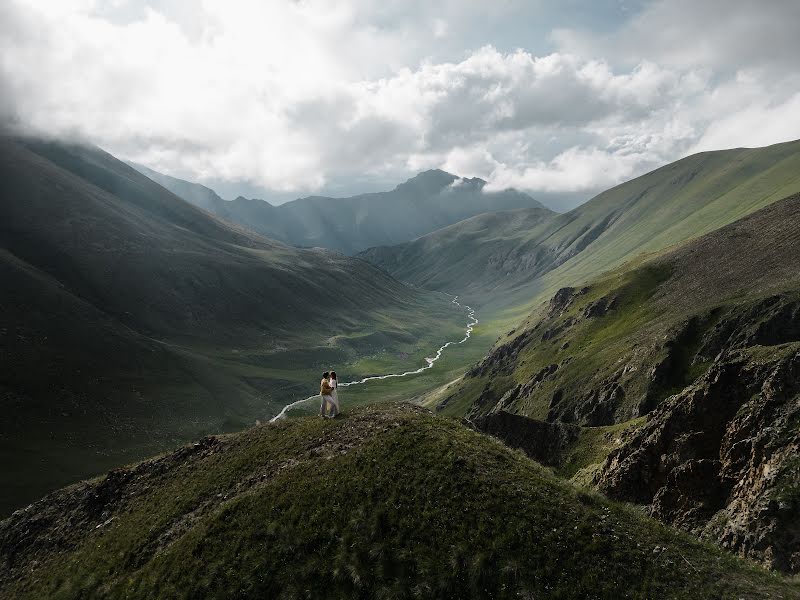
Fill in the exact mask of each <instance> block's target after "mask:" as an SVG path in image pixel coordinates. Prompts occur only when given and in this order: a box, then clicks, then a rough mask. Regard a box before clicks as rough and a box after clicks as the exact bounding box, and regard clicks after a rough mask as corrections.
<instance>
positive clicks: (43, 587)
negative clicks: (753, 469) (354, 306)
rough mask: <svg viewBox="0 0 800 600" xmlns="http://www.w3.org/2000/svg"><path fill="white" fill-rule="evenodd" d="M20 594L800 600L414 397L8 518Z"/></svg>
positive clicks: (255, 431)
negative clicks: (412, 400) (418, 402)
mask: <svg viewBox="0 0 800 600" xmlns="http://www.w3.org/2000/svg"><path fill="white" fill-rule="evenodd" d="M0 595H3V596H5V597H14V598H20V599H22V598H43V597H47V598H61V597H97V596H102V597H104V598H155V597H186V598H205V597H237V598H244V597H247V598H277V597H310V598H317V597H326V598H386V597H407V596H408V595H414V596H417V597H422V598H467V597H493V598H494V597H496V598H519V597H554V598H577V597H580V598H589V597H591V598H623V597H631V598H637V597H649V598H690V597H691V598H787V599H788V598H798V597H800V590H799V589H798V586H797V583H796V582H792V581H790V580H788V579H785V578H782V577H779V576H776V575H775V574H770V573H767V572H765V571H764V570H762V569H759V568H756V567H755V566H754V565H752V564H748V563H746V562H745V561H742V560H740V559H736V558H735V557H733V556H731V555H729V554H727V553H725V552H723V551H721V550H719V549H717V548H714V547H713V546H710V545H708V544H704V543H701V542H698V541H697V540H693V539H691V538H689V537H688V536H686V535H683V534H681V533H678V532H676V531H674V530H672V529H669V528H667V527H664V526H663V525H661V524H659V523H658V522H657V521H654V520H653V519H650V518H647V517H645V516H643V515H641V514H640V513H638V512H636V511H633V510H630V509H629V508H627V507H625V506H622V505H619V504H616V503H614V502H610V501H608V500H606V499H604V498H602V497H601V496H599V495H597V494H593V493H588V492H586V491H581V490H578V489H576V488H574V487H573V486H571V485H570V484H568V483H566V482H564V481H561V480H558V479H557V478H555V477H554V476H553V475H552V474H551V473H550V472H549V471H548V470H546V469H544V468H542V467H541V466H539V465H537V464H536V463H535V462H533V461H531V460H530V459H527V458H525V457H524V456H523V455H521V454H520V453H518V452H514V451H512V450H510V449H508V448H505V447H503V446H502V445H500V444H498V443H497V442H496V441H494V440H492V439H490V438H488V437H486V436H483V435H481V434H479V433H476V432H474V431H471V430H470V429H468V428H466V427H465V426H463V425H461V424H459V423H457V422H454V421H451V420H448V419H443V418H441V417H435V416H433V415H431V414H430V413H428V412H427V411H424V410H422V409H420V408H418V407H414V406H411V405H409V404H399V405H395V404H389V405H386V404H384V405H381V406H373V407H367V408H361V409H357V410H353V411H351V413H350V414H349V415H347V416H346V418H343V419H338V420H336V421H327V420H321V419H314V418H310V417H306V418H300V419H293V420H289V421H284V422H281V423H278V424H271V425H262V426H257V427H253V428H250V429H248V430H246V431H243V432H241V433H238V434H233V435H226V436H215V437H207V438H204V439H202V440H201V441H199V442H197V443H195V444H193V445H191V446H187V447H184V448H181V449H179V450H177V451H175V452H173V453H170V454H166V455H164V456H162V457H160V458H155V459H152V460H149V461H146V462H143V463H140V464H137V465H132V466H129V467H126V468H121V469H116V470H114V471H111V472H110V473H108V475H106V476H104V477H100V478H97V479H95V480H93V481H87V482H83V483H80V484H77V485H74V486H71V487H69V488H65V489H63V490H59V491H57V492H54V493H52V494H50V495H48V496H47V497H46V498H43V499H42V500H40V501H39V502H37V503H36V504H34V505H32V506H31V507H30V508H29V509H27V510H25V511H19V512H17V513H15V514H14V515H13V516H12V517H10V518H9V519H7V520H5V521H3V522H2V523H0Z"/></svg>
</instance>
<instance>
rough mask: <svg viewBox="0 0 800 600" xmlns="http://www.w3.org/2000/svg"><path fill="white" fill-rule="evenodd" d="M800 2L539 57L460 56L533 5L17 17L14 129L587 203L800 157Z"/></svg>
mask: <svg viewBox="0 0 800 600" xmlns="http://www.w3.org/2000/svg"><path fill="white" fill-rule="evenodd" d="M795 4H796V3H782V2H775V3H767V5H766V6H762V5H759V7H757V8H758V10H757V9H756V8H754V7H755V5H754V4H749V3H744V2H741V3H740V2H733V3H725V5H724V6H723V5H722V4H721V3H719V2H717V0H710V1H709V2H708V3H705V2H701V3H697V2H694V3H693V4H692V8H693V10H692V11H690V12H686V11H687V10H688V9H689V5H688V4H687V3H685V2H684V0H677V1H675V2H656V3H653V4H651V5H648V6H646V7H645V8H644V9H643V10H642V11H640V12H638V13H635V14H633V16H631V17H630V18H629V19H628V20H627V21H624V22H620V23H619V24H618V25H617V26H616V27H613V28H611V29H610V30H609V32H608V33H603V34H599V33H597V32H596V31H584V30H580V29H570V30H567V29H560V30H557V31H556V32H555V33H554V34H553V40H555V42H556V44H557V47H556V48H555V49H553V50H552V51H550V52H543V53H539V54H537V53H534V52H532V51H530V50H525V49H517V50H513V49H511V50H501V49H500V48H499V46H498V44H486V45H481V46H478V47H475V48H473V49H467V50H465V49H464V48H463V47H461V46H459V44H460V43H463V39H466V37H469V36H472V35H473V34H474V32H475V31H478V30H479V29H480V27H479V25H480V24H481V23H482V22H492V23H499V22H503V19H506V21H505V22H506V23H507V24H508V26H509V27H511V26H512V25H513V23H512V20H514V19H518V18H519V14H520V13H519V11H521V10H523V8H522V7H523V6H525V8H524V10H529V11H531V12H530V14H531V15H535V14H538V13H536V12H535V11H541V10H543V9H542V6H543V5H540V4H539V3H533V4H530V3H519V2H509V3H499V4H498V8H489V5H488V4H486V3H481V2H477V1H475V2H455V1H454V0H447V1H444V2H441V3H427V2H422V1H421V0H419V1H418V0H414V2H411V3H410V4H409V3H405V2H404V3H400V2H385V3H375V2H368V1H367V0H349V1H342V2H336V3H332V2H327V1H322V0H302V1H297V2H283V1H280V0H269V1H259V0H225V1H223V0H204V1H203V2H202V3H200V4H197V5H196V6H194V8H193V9H192V10H188V9H187V8H186V7H187V5H186V4H185V3H182V2H178V1H177V0H153V1H152V2H150V3H147V4H143V3H138V2H130V1H126V0H115V1H114V2H107V1H106V2H104V1H102V0H63V1H62V2H58V3H52V2H46V1H44V0H29V1H26V2H21V1H17V0H11V1H9V2H6V3H4V4H3V5H2V7H0V92H2V94H0V119H2V120H3V122H4V123H6V124H9V123H10V124H13V125H14V126H16V127H18V128H24V129H25V130H26V131H33V132H36V133H37V134H39V135H52V136H57V137H65V136H66V137H81V138H85V139H89V140H91V141H93V142H95V143H97V144H99V145H101V146H103V147H105V148H107V149H108V150H110V151H111V152H113V153H115V154H117V155H120V156H122V157H124V158H128V159H130V160H135V161H137V162H140V163H143V164H146V165H148V166H151V167H153V168H156V169H158V170H162V171H165V172H168V173H175V174H180V175H181V176H184V177H188V178H192V179H199V180H201V181H203V180H204V181H210V180H226V181H231V182H236V181H242V182H247V183H248V185H258V186H262V187H263V188H266V189H270V190H279V191H282V192H287V191H288V192H296V193H298V194H300V193H305V192H311V191H316V190H321V189H326V188H335V189H344V188H346V185H345V184H343V183H342V182H343V181H344V182H346V181H358V182H362V183H363V181H364V179H365V177H366V178H372V179H373V180H376V181H378V180H380V181H385V180H389V179H393V178H394V179H395V180H396V179H400V178H402V177H404V176H407V175H408V174H410V173H411V172H412V171H414V170H418V169H422V168H433V167H443V168H446V169H448V170H452V171H454V172H456V173H458V174H459V175H463V176H480V177H483V178H485V179H487V180H489V181H490V188H494V189H496V188H501V187H506V186H515V187H521V188H524V189H527V190H532V191H534V193H535V192H536V191H537V190H538V191H541V192H547V193H556V192H569V193H572V194H574V193H578V192H580V191H584V190H586V191H588V190H596V189H597V188H598V187H603V186H609V185H613V184H615V183H618V182H620V181H622V180H623V179H626V178H629V177H632V176H635V175H638V174H640V173H642V172H644V171H645V170H648V169H651V168H653V167H655V166H658V165H659V164H662V163H664V162H668V161H671V160H675V159H677V158H680V157H681V156H683V155H685V154H686V153H688V152H691V151H696V150H698V149H711V148H718V147H726V146H736V145H757V144H766V143H771V142H775V141H782V140H785V139H791V138H793V137H800V120H799V119H798V117H796V116H795V115H797V114H800V111H798V110H797V108H798V103H799V102H800V101H798V91H800V85H798V81H800V78H799V77H798V76H797V75H795V69H794V62H793V61H794V57H795V56H796V55H797V53H798V51H800V47H799V46H798V43H799V42H798V41H797V36H795V35H794V34H793V32H792V31H790V30H791V29H792V28H791V26H790V25H791V23H794V22H796V20H794V21H792V20H791V19H792V18H793V17H794V16H796V14H795V13H796V12H797V8H796V6H795ZM725 7H728V8H725ZM490 11H492V12H490ZM515 11H516V12H515ZM686 14H692V18H691V19H687V18H686ZM468 33H469V36H468V35H467V34H468ZM470 39H471V38H470ZM454 49H457V50H454ZM443 54H447V57H444V56H443ZM631 57H635V58H634V59H633V60H631ZM790 58H791V60H790ZM350 191H352V192H355V191H357V190H350Z"/></svg>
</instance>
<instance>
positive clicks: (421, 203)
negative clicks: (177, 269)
mask: <svg viewBox="0 0 800 600" xmlns="http://www.w3.org/2000/svg"><path fill="white" fill-rule="evenodd" d="M136 168H137V169H139V170H140V171H141V172H142V173H144V174H145V175H147V176H148V177H150V178H151V179H153V180H154V181H157V182H158V183H160V184H161V185H163V186H164V187H166V188H167V189H169V190H171V191H172V192H174V193H175V194H177V195H178V196H181V197H182V198H184V199H185V200H187V201H189V202H191V203H193V204H195V205H197V206H199V207H201V208H203V209H206V210H208V211H210V212H212V213H214V214H215V215H218V216H220V217H222V218H224V219H227V220H229V221H231V222H233V223H238V224H240V225H243V226H245V227H247V228H249V229H252V230H253V231H257V232H259V233H261V234H263V235H266V236H267V237H270V238H273V239H276V240H281V241H283V242H286V243H288V244H292V245H295V246H306V247H311V246H320V247H323V248H332V249H334V250H339V251H341V252H344V253H346V254H353V253H355V252H359V251H361V250H364V249H366V248H370V247H372V246H377V245H387V244H388V245H391V244H399V243H402V242H405V241H408V240H412V239H414V238H416V237H419V236H421V235H424V234H426V233H430V232H431V231H434V230H436V229H439V228H441V227H446V226H448V225H450V224H452V223H456V222H457V221H461V220H462V219H466V218H469V217H472V216H473V215H477V214H480V213H485V212H492V211H498V210H508V209H515V208H532V207H535V208H540V209H542V210H546V209H544V208H543V206H542V205H541V204H540V203H539V202H537V201H536V200H534V199H533V198H531V197H530V196H528V195H527V194H523V193H521V192H517V191H515V190H505V191H501V192H484V191H483V187H484V185H485V184H486V182H485V181H482V180H480V179H461V178H458V177H456V176H455V175H451V174H450V173H446V172H444V171H440V170H432V171H426V172H424V173H420V174H419V175H417V176H416V177H413V178H412V179H409V180H408V181H406V182H405V183H402V184H400V185H398V186H397V187H396V188H395V189H393V190H391V191H388V192H379V193H372V194H360V195H358V196H352V197H349V198H327V197H322V196H309V197H307V198H300V199H298V200H294V201H292V202H287V203H285V204H281V205H280V206H272V205H271V204H269V203H268V202H264V201H262V200H248V199H246V198H241V197H240V198H236V199H235V200H232V201H226V200H223V199H222V198H220V197H219V196H217V195H216V194H215V193H214V192H212V191H211V190H209V189H208V188H206V187H204V186H201V185H198V184H194V183H189V182H186V181H182V180H180V179H175V178H174V177H169V176H167V175H162V174H161V173H158V172H156V171H153V170H152V169H148V168H146V167H140V166H138V165H137V166H136Z"/></svg>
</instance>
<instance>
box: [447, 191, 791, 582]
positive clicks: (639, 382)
mask: <svg viewBox="0 0 800 600" xmlns="http://www.w3.org/2000/svg"><path fill="white" fill-rule="evenodd" d="M798 257H800V194H795V195H793V196H790V197H789V198H786V199H784V200H781V201H778V202H774V203H772V204H770V205H769V206H767V207H766V208H763V209H761V210H758V211H756V212H754V213H752V214H750V215H748V216H746V217H744V218H742V219H739V220H737V221H735V222H734V223H732V224H730V225H727V226H725V227H722V228H720V229H718V230H716V231H713V232H711V233H709V234H706V235H704V236H701V237H699V238H696V239H694V240H691V241H689V242H687V243H684V244H683V245H680V246H678V247H676V248H673V249H671V250H669V251H665V252H661V253H657V254H655V255H653V256H650V257H649V258H647V259H645V260H642V259H638V260H633V261H631V262H629V263H627V264H625V265H624V266H622V267H620V268H618V269H616V270H614V271H612V272H610V273H607V274H604V275H601V276H600V277H598V278H595V279H593V280H591V281H590V282H588V283H587V284H586V285H583V286H580V287H565V288H562V289H561V290H559V291H558V292H557V293H556V294H555V295H554V296H553V297H552V298H551V299H550V301H549V302H545V303H543V304H542V305H541V306H539V307H537V309H536V310H535V311H534V312H533V313H532V314H531V316H530V317H529V318H528V319H527V320H526V321H525V322H524V323H523V324H521V325H520V326H519V327H518V328H517V329H516V331H513V332H511V333H510V335H509V336H507V338H505V339H504V340H503V342H502V343H501V344H499V345H498V346H496V347H495V348H494V349H493V350H492V352H491V353H490V354H489V355H488V356H487V357H486V358H485V359H484V360H483V361H482V362H481V363H479V364H478V365H476V366H475V367H474V368H472V369H471V370H470V371H469V372H468V373H467V374H466V375H465V377H464V379H463V381H462V382H460V383H459V384H457V385H455V386H454V387H453V388H452V389H451V390H450V391H449V394H448V396H447V397H446V398H445V399H444V400H442V401H441V402H440V404H439V407H440V409H441V410H445V411H448V412H455V413H466V414H467V416H468V417H469V418H471V419H477V420H478V421H480V422H481V423H482V425H481V426H482V427H483V428H485V429H487V430H491V431H493V432H494V433H495V434H498V435H500V436H501V437H505V436H506V433H504V430H508V432H509V433H508V435H513V437H514V439H516V440H519V439H520V438H525V437H527V436H526V435H525V434H524V432H523V433H520V431H518V429H519V428H520V427H527V428H528V429H527V431H528V432H529V434H530V435H533V432H536V431H540V430H541V431H544V432H545V433H544V434H541V433H539V434H538V435H539V436H540V437H541V436H542V435H546V436H549V437H551V438H552V440H553V441H552V443H551V448H549V449H546V450H545V451H544V452H542V451H541V450H539V449H534V450H531V452H532V453H540V454H543V455H545V456H546V457H549V458H550V460H551V461H552V462H553V463H554V465H555V466H556V467H557V468H559V467H561V466H562V465H563V464H564V462H565V460H568V457H569V456H570V455H572V457H573V458H574V457H575V456H576V455H575V449H576V448H577V447H579V446H580V445H582V444H587V443H592V442H591V440H589V441H587V440H588V438H586V437H585V436H584V434H585V433H586V432H592V431H593V432H596V431H598V428H599V429H600V430H604V431H605V432H606V434H607V435H608V436H610V437H608V438H607V441H606V442H600V445H602V446H604V448H603V449H602V451H599V452H595V451H592V452H593V455H592V459H591V460H584V461H583V462H581V463H580V464H575V465H573V466H574V467H575V468H573V469H572V470H571V473H569V474H570V475H574V474H575V473H576V472H577V471H578V470H579V469H586V468H587V467H591V468H590V472H584V473H583V477H584V480H585V479H587V477H588V479H593V480H594V483H595V484H596V485H597V486H598V487H599V488H600V489H601V490H603V491H605V492H606V493H608V494H609V495H611V496H613V497H617V498H620V499H624V500H627V501H632V502H638V503H641V504H645V505H647V506H648V510H649V511H650V513H651V514H653V515H654V516H657V517H659V518H662V519H663V520H665V521H667V522H669V523H673V524H676V525H679V526H681V527H684V528H686V529H688V530H691V531H693V532H695V533H698V534H700V535H702V536H703V537H706V538H709V539H713V540H715V541H717V542H719V543H720V544H722V545H724V546H726V547H728V548H731V549H733V550H735V551H737V552H740V553H741V554H743V555H745V556H749V557H752V558H755V559H757V560H760V561H763V562H764V563H765V564H767V565H768V566H770V567H772V568H777V569H781V570H785V571H788V572H798V571H800V561H798V558H797V557H798V556H800V542H798V540H800V529H798V523H800V494H799V493H798V491H799V490H800V486H798V482H800V470H799V469H800V463H798V460H797V456H798V451H800V429H798V423H800V261H798ZM501 413H512V414H515V415H520V416H523V417H529V418H532V419H534V420H535V424H534V423H531V424H527V425H520V424H519V423H516V422H511V421H509V422H508V423H510V424H503V423H500V424H493V423H491V421H493V420H494V419H495V418H500V419H501V420H503V419H506V420H507V417H496V415H499V414H501ZM640 417H645V419H644V420H642V419H641V418H640ZM487 420H488V422H487ZM565 424H566V429H565ZM579 426H582V428H581V427H579ZM621 427H622V429H627V432H626V433H625V434H624V435H621V434H620V432H621V431H622V429H621ZM587 435H589V436H590V437H594V440H595V442H594V443H597V442H598V439H599V438H598V437H597V436H596V435H595V433H589V434H587ZM620 435H621V437H620ZM582 436H584V439H583V440H581V437H582ZM610 439H614V440H615V441H613V442H609V441H608V440H610ZM517 445H520V442H518V443H517ZM590 454H592V453H590ZM559 455H561V456H563V457H564V458H563V459H560V458H559ZM606 455H608V458H607V459H606ZM604 459H605V462H603V461H604Z"/></svg>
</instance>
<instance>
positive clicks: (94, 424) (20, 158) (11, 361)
mask: <svg viewBox="0 0 800 600" xmlns="http://www.w3.org/2000/svg"><path fill="white" fill-rule="evenodd" d="M0 177H1V178H2V181H3V187H2V192H0V272H2V277H3V279H2V281H3V285H2V286H1V287H0V306H2V311H0V403H1V404H0V408H2V411H3V413H4V414H5V415H6V416H7V417H6V418H4V419H3V420H2V424H0V433H2V435H1V436H0V456H1V457H2V460H3V464H4V465H6V468H4V469H3V474H2V482H0V485H2V487H3V489H4V494H3V497H2V501H0V511H2V512H5V511H8V510H9V509H10V508H12V507H18V506H19V505H21V504H22V503H23V502H25V501H29V500H31V499H32V498H34V497H37V496H39V495H41V494H42V493H43V492H44V491H46V490H47V489H51V488H52V487H53V486H55V485H63V484H65V483H67V482H69V481H72V480H74V479H76V478H78V477H85V476H88V475H91V474H93V473H96V472H98V471H101V470H103V469H106V468H109V467H110V466H112V465H114V464H119V463H121V462H125V461H129V460H132V459H133V458H135V457H141V456H146V455H148V454H152V453H154V452H156V451H158V450H159V449H161V448H164V447H167V446H171V445H174V444H175V443H176V442H179V441H181V440H186V439H191V438H193V437H196V436H198V435H202V434H204V433H206V432H209V431H219V430H222V429H225V430H230V429H232V428H236V427H241V426H243V425H245V424H250V423H252V422H253V420H254V419H255V418H264V417H266V416H269V415H271V414H275V413H276V412H277V411H278V410H279V409H280V407H281V406H282V404H284V403H285V402H286V401H288V400H291V399H296V398H297V397H298V396H300V397H304V396H307V395H309V393H311V392H313V388H314V382H315V381H316V380H317V379H318V373H317V371H319V370H322V369H323V368H325V367H330V366H331V364H332V363H334V362H335V363H336V366H338V367H339V369H340V371H341V372H342V373H343V375H344V376H346V377H347V376H357V375H362V376H363V375H366V374H370V373H371V371H370V370H366V372H365V369H371V368H374V364H373V365H372V366H369V367H366V368H362V367H358V365H357V364H356V362H355V361H357V359H358V358H359V357H364V356H370V357H376V356H384V353H383V349H385V348H387V347H388V348H391V349H392V351H393V354H392V355H391V357H387V358H388V359H389V360H390V361H391V360H393V361H394V366H400V364H402V363H405V362H406V361H418V362H419V363H422V358H423V357H424V356H425V355H426V353H427V352H430V350H431V348H436V347H438V346H439V345H440V344H441V342H442V339H452V338H453V337H455V336H457V335H459V334H462V331H463V322H464V316H463V312H461V311H458V310H456V308H454V307H452V306H451V305H450V303H449V299H448V298H446V297H444V296H442V295H439V294H430V293H427V292H421V291H418V290H413V289H410V288H408V287H406V286H404V285H402V284H400V283H398V282H397V281H396V280H394V279H392V278H391V277H389V276H388V275H386V274H385V273H384V272H381V271H379V270H378V269H375V268H374V267H372V266H371V265H369V264H367V263H365V262H364V261H361V260H355V259H352V258H348V257H345V256H343V255H341V254H337V253H335V252H331V251H326V250H299V249H296V248H292V247H289V246H286V245H284V244H282V243H280V242H275V241H272V240H268V239H266V238H262V237H260V236H258V235H256V234H253V233H251V232H249V231H247V230H244V229H238V228H236V227H234V226H231V225H229V224H226V223H224V222H222V221H220V220H218V219H216V218H214V217H212V216H211V215H209V214H208V213H206V212H204V211H201V210H199V209H197V208H196V207H194V206H192V205H190V204H188V203H187V202H185V201H183V200H182V199H180V198H178V197H177V196H175V195H174V194H172V193H170V192H168V191H167V190H166V189H164V188H162V187H161V186H159V185H157V184H156V183H154V182H153V181H151V180H150V179H148V178H146V177H144V176H143V175H141V174H139V173H138V172H137V171H135V170H134V169H132V168H130V167H128V166H127V165H125V164H124V163H122V162H120V161H118V160H116V159H114V158H113V157H112V156H110V155H108V154H106V153H104V152H102V151H100V150H97V149H92V148H84V147H79V146H70V145H64V144H56V143H50V142H36V141H31V140H12V139H7V138H6V139H3V140H2V141H0ZM400 353H406V355H407V356H406V358H405V359H404V360H401V359H399V358H397V357H398V356H399V355H400ZM374 362H375V360H373V363H374ZM403 366H405V365H403ZM348 371H349V372H348Z"/></svg>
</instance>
